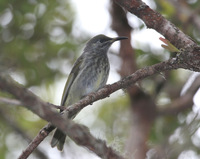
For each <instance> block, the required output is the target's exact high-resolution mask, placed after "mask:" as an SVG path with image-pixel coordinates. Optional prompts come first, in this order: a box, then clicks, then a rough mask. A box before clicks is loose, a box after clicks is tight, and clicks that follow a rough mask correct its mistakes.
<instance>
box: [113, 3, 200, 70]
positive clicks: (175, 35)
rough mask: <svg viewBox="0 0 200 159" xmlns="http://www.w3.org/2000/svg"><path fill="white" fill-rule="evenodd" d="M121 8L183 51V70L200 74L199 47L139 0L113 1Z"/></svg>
mask: <svg viewBox="0 0 200 159" xmlns="http://www.w3.org/2000/svg"><path fill="white" fill-rule="evenodd" d="M114 1H115V2H116V3H118V4H119V5H120V6H121V7H123V8H124V9H126V10H127V11H129V12H130V13H133V14H135V15H136V16H138V17H139V18H140V19H142V20H143V21H144V23H145V24H146V26H147V27H148V28H152V29H155V30H156V31H158V32H159V33H160V34H162V35H163V36H164V37H165V38H166V39H168V40H169V41H170V42H171V43H172V44H173V45H174V46H175V47H177V48H178V49H182V50H184V53H182V54H181V60H183V61H184V68H186V69H190V70H193V71H198V72H200V46H198V45H197V44H196V43H195V42H194V41H193V40H192V39H191V38H190V37H189V36H187V35H185V34H184V33H183V32H182V31H181V30H180V29H178V28H177V27H176V26H175V25H174V24H172V23H171V22H169V21H168V20H167V19H165V18H164V17H163V16H162V15H161V14H160V13H157V12H155V11H154V10H152V9H151V8H149V6H148V5H146V4H145V3H144V2H142V1H141V0H114Z"/></svg>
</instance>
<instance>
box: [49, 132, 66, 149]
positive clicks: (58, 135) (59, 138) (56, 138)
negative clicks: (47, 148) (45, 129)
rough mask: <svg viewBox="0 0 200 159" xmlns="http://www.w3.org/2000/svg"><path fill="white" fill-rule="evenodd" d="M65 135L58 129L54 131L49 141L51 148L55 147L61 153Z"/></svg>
mask: <svg viewBox="0 0 200 159" xmlns="http://www.w3.org/2000/svg"><path fill="white" fill-rule="evenodd" d="M65 138H66V135H65V134H64V133H63V132H62V131H61V130H59V129H56V131H55V133H54V135H53V138H52V140H51V147H55V146H57V148H58V150H60V151H62V150H63V146H64V143H65Z"/></svg>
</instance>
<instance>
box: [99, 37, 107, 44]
mask: <svg viewBox="0 0 200 159" xmlns="http://www.w3.org/2000/svg"><path fill="white" fill-rule="evenodd" d="M105 41H107V39H104V38H102V39H99V42H100V43H103V42H105Z"/></svg>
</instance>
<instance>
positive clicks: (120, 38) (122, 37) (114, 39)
mask: <svg viewBox="0 0 200 159" xmlns="http://www.w3.org/2000/svg"><path fill="white" fill-rule="evenodd" d="M124 39H128V38H127V37H125V36H119V37H116V38H113V39H112V41H113V42H115V41H118V40H124Z"/></svg>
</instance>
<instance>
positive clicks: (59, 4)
mask: <svg viewBox="0 0 200 159" xmlns="http://www.w3.org/2000/svg"><path fill="white" fill-rule="evenodd" d="M74 17H75V11H74V10H73V7H72V6H71V4H70V2H69V1H66V0H55V1H49V0H41V1H38V0H20V1H15V0H1V1H0V44H1V47H0V72H4V73H8V74H10V75H11V76H12V77H13V78H14V79H15V80H17V81H18V82H20V83H22V84H23V85H24V86H25V87H26V88H31V90H32V91H35V90H36V92H39V94H42V97H40V98H43V97H44V98H43V99H44V100H45V98H48V101H53V99H54V96H55V94H54V95H52V85H53V84H54V83H55V82H56V80H58V79H59V78H61V77H63V75H65V76H66V73H68V69H70V68H68V66H70V67H71V62H73V61H74V60H75V59H76V58H77V56H78V53H79V50H80V47H79V44H80V43H81V42H82V41H84V40H85V39H84V38H83V37H77V38H75V37H74V35H73V34H72V29H73V23H74ZM67 59H68V60H67ZM66 70H67V71H66ZM44 92H45V93H44ZM0 94H1V96H6V97H10V96H9V95H7V94H5V93H3V92H0ZM39 94H37V95H39ZM43 94H45V95H43ZM48 96H49V97H48ZM0 107H1V108H3V109H4V112H5V113H6V115H7V116H10V117H11V119H13V121H14V122H16V124H17V126H19V128H21V129H22V130H24V132H26V133H27V134H28V135H30V136H31V137H32V138H33V137H34V136H35V135H36V134H37V133H38V131H39V130H40V129H41V128H42V127H43V126H44V125H45V123H46V122H45V121H43V120H40V119H39V118H38V117H37V116H36V115H35V114H33V113H32V112H30V111H29V110H26V109H24V108H22V107H13V106H6V107H5V106H4V105H2V104H1V105H0ZM0 131H1V133H0V139H1V140H0V141H1V144H0V159H5V158H13V156H12V155H14V154H15V153H14V152H15V151H16V149H18V151H19V148H20V149H23V147H20V146H17V147H16V148H15V149H12V147H9V146H10V145H9V144H8V142H10V141H8V140H9V137H10V136H13V135H14V134H15V133H12V132H15V131H14V130H13V129H12V128H11V127H9V125H7V124H6V121H5V120H4V119H3V118H1V120H0ZM11 134H13V135H11ZM15 135H16V134H15ZM17 138H18V137H17ZM16 142H19V139H16ZM13 145H14V143H13ZM12 151H13V153H11V152H12ZM15 157H16V156H15Z"/></svg>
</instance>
